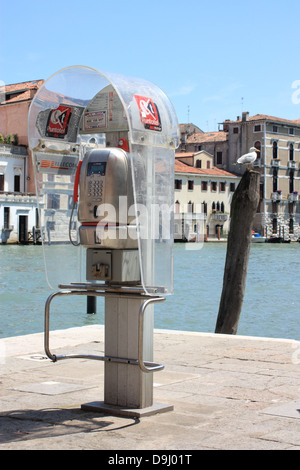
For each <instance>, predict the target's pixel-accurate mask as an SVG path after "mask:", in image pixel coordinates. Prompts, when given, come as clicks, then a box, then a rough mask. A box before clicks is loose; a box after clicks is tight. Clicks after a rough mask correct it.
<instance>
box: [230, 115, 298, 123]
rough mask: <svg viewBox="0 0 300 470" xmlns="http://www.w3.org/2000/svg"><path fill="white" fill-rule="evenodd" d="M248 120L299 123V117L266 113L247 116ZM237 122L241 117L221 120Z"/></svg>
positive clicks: (240, 120)
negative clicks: (283, 116)
mask: <svg viewBox="0 0 300 470" xmlns="http://www.w3.org/2000/svg"><path fill="white" fill-rule="evenodd" d="M248 121H272V122H282V123H286V124H298V125H299V124H300V119H294V120H291V119H283V118H279V117H276V116H269V115H268V114H255V115H254V116H249V118H248ZM237 122H242V119H238V120H236V121H231V120H230V119H227V120H226V121H224V122H223V124H234V123H237Z"/></svg>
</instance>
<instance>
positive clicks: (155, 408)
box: [81, 401, 174, 418]
mask: <svg viewBox="0 0 300 470" xmlns="http://www.w3.org/2000/svg"><path fill="white" fill-rule="evenodd" d="M81 409H82V410H84V411H95V412H99V413H105V414H109V415H112V416H123V417H127V418H142V417H144V416H151V415H154V414H157V413H166V412H167V411H173V410H174V406H173V405H165V404H164V403H153V405H152V406H149V407H147V408H124V407H121V406H114V405H107V404H106V403H104V402H103V401H92V402H90V403H85V404H83V405H81Z"/></svg>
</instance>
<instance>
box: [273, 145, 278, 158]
mask: <svg viewBox="0 0 300 470" xmlns="http://www.w3.org/2000/svg"><path fill="white" fill-rule="evenodd" d="M277 157H278V144H277V142H273V158H277Z"/></svg>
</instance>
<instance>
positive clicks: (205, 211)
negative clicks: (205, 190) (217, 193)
mask: <svg viewBox="0 0 300 470" xmlns="http://www.w3.org/2000/svg"><path fill="white" fill-rule="evenodd" d="M202 205H203V212H204V214H205V215H207V202H205V201H203V203H202Z"/></svg>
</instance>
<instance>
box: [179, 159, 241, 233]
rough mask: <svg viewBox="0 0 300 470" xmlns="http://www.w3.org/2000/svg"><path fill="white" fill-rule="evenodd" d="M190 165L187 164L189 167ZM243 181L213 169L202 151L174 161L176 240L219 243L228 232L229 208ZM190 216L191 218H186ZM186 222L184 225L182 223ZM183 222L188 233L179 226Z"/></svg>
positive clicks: (223, 171) (225, 172)
mask: <svg viewBox="0 0 300 470" xmlns="http://www.w3.org/2000/svg"><path fill="white" fill-rule="evenodd" d="M187 162H188V163H187ZM239 181H240V177H239V176H237V175H235V174H233V173H229V172H227V171H225V170H222V169H219V168H216V167H214V166H213V156H212V155H210V154H209V153H208V152H204V151H200V152H196V153H194V154H192V153H190V154H188V155H187V154H183V155H182V154H181V153H177V154H176V158H175V239H176V238H180V237H179V236H178V235H177V234H178V232H181V233H184V235H185V238H186V239H188V240H197V237H198V236H199V230H200V231H202V232H203V233H202V234H200V236H201V235H203V236H204V239H209V238H210V239H220V238H223V237H226V236H227V233H228V230H229V216H230V205H231V200H232V196H233V193H234V191H235V189H236V187H237V185H238V183H239ZM187 215H188V216H189V217H187ZM184 218H185V221H184V220H183V219H184ZM180 221H182V223H185V224H186V225H187V224H188V225H189V229H186V227H184V228H182V227H181V226H180V223H181V222H180Z"/></svg>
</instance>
